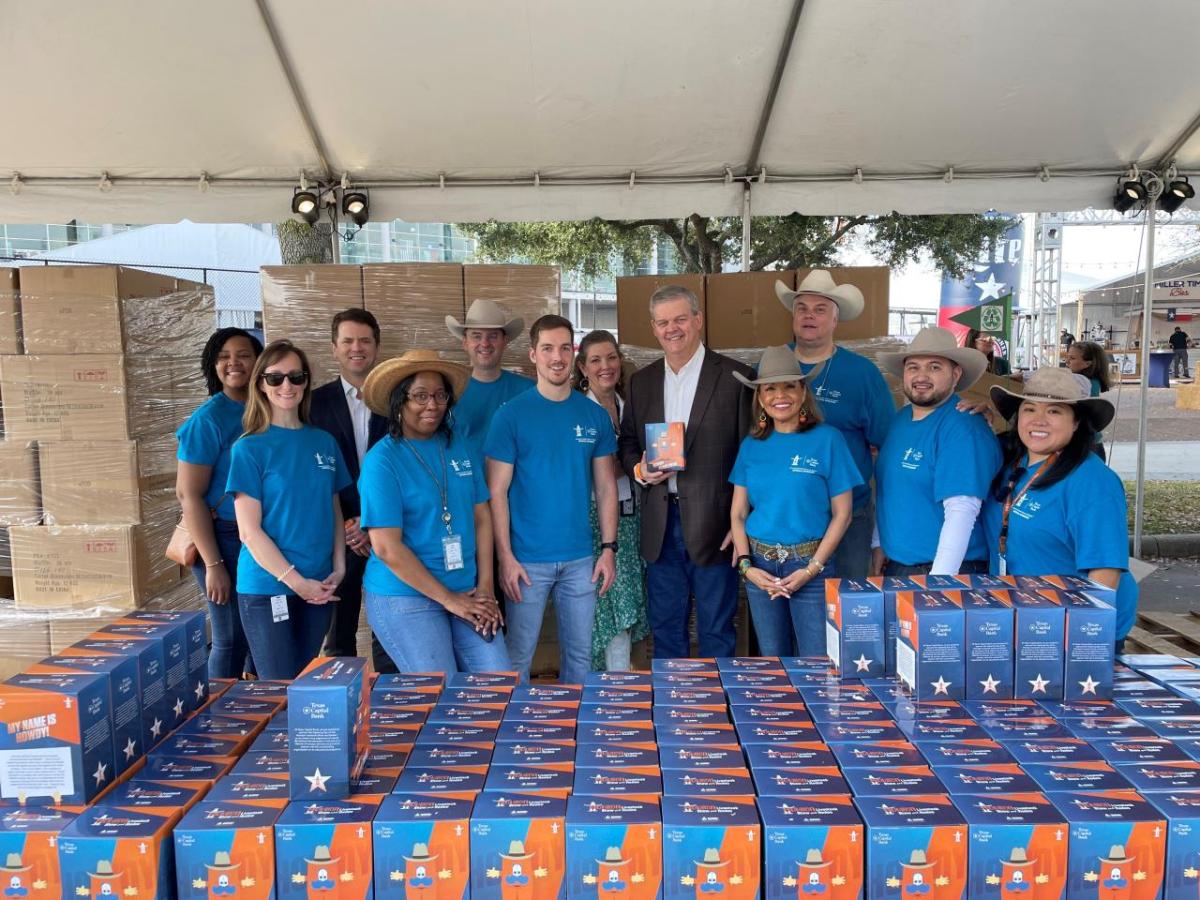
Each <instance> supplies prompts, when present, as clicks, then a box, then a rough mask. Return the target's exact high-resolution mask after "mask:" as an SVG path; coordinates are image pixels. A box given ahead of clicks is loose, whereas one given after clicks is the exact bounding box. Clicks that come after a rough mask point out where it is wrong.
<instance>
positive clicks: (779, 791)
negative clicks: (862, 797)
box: [753, 766, 850, 797]
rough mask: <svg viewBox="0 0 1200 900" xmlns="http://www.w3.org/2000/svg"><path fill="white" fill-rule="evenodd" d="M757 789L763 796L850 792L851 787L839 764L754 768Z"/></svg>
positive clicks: (797, 795)
mask: <svg viewBox="0 0 1200 900" xmlns="http://www.w3.org/2000/svg"><path fill="white" fill-rule="evenodd" d="M753 774H754V785H755V787H756V788H757V789H758V790H757V791H755V793H757V794H758V795H759V796H760V797H806V796H812V795H814V794H846V793H849V791H850V788H849V785H848V784H847V783H846V779H845V778H843V777H842V775H841V772H840V771H839V770H838V768H837V766H790V767H787V768H784V767H780V768H775V769H773V768H769V767H767V766H758V767H756V768H755V769H754V770H753Z"/></svg>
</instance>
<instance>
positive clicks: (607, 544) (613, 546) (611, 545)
mask: <svg viewBox="0 0 1200 900" xmlns="http://www.w3.org/2000/svg"><path fill="white" fill-rule="evenodd" d="M600 549H601V550H611V551H612V552H613V556H616V555H617V542H616V541H604V542H603V543H602V544H601V545H600Z"/></svg>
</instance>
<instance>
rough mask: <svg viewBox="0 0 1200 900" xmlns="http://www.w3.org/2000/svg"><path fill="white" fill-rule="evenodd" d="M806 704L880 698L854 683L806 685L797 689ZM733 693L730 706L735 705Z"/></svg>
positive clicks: (856, 701)
mask: <svg viewBox="0 0 1200 900" xmlns="http://www.w3.org/2000/svg"><path fill="white" fill-rule="evenodd" d="M796 691H797V693H799V694H800V698H801V699H802V700H803V701H804V702H805V703H872V702H875V701H877V700H879V698H878V697H876V696H875V694H874V693H873V692H872V691H871V689H870V688H868V687H867V686H866V685H862V684H855V683H853V682H839V683H837V684H804V685H801V686H800V687H798V688H796ZM733 696H734V695H733V693H732V692H731V693H730V695H729V697H730V701H729V702H730V704H733V705H736V704H734V700H733Z"/></svg>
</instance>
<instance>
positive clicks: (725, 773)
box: [662, 768, 754, 797]
mask: <svg viewBox="0 0 1200 900" xmlns="http://www.w3.org/2000/svg"><path fill="white" fill-rule="evenodd" d="M662 781H663V794H664V795H670V796H676V797H730V796H734V797H737V796H744V795H753V794H754V782H753V781H751V780H750V772H749V770H747V769H744V768H740V769H738V768H735V769H667V770H666V771H664V772H663V773H662Z"/></svg>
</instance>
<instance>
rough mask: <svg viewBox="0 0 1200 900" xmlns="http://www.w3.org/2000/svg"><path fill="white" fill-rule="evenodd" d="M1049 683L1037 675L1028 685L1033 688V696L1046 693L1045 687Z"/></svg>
mask: <svg viewBox="0 0 1200 900" xmlns="http://www.w3.org/2000/svg"><path fill="white" fill-rule="evenodd" d="M1049 683H1050V682H1049V681H1047V680H1046V679H1045V678H1043V677H1042V676H1041V675H1038V676H1037V678H1031V679H1029V684H1030V686H1031V687H1032V688H1033V693H1035V694H1044V693H1046V685H1048V684H1049Z"/></svg>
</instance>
